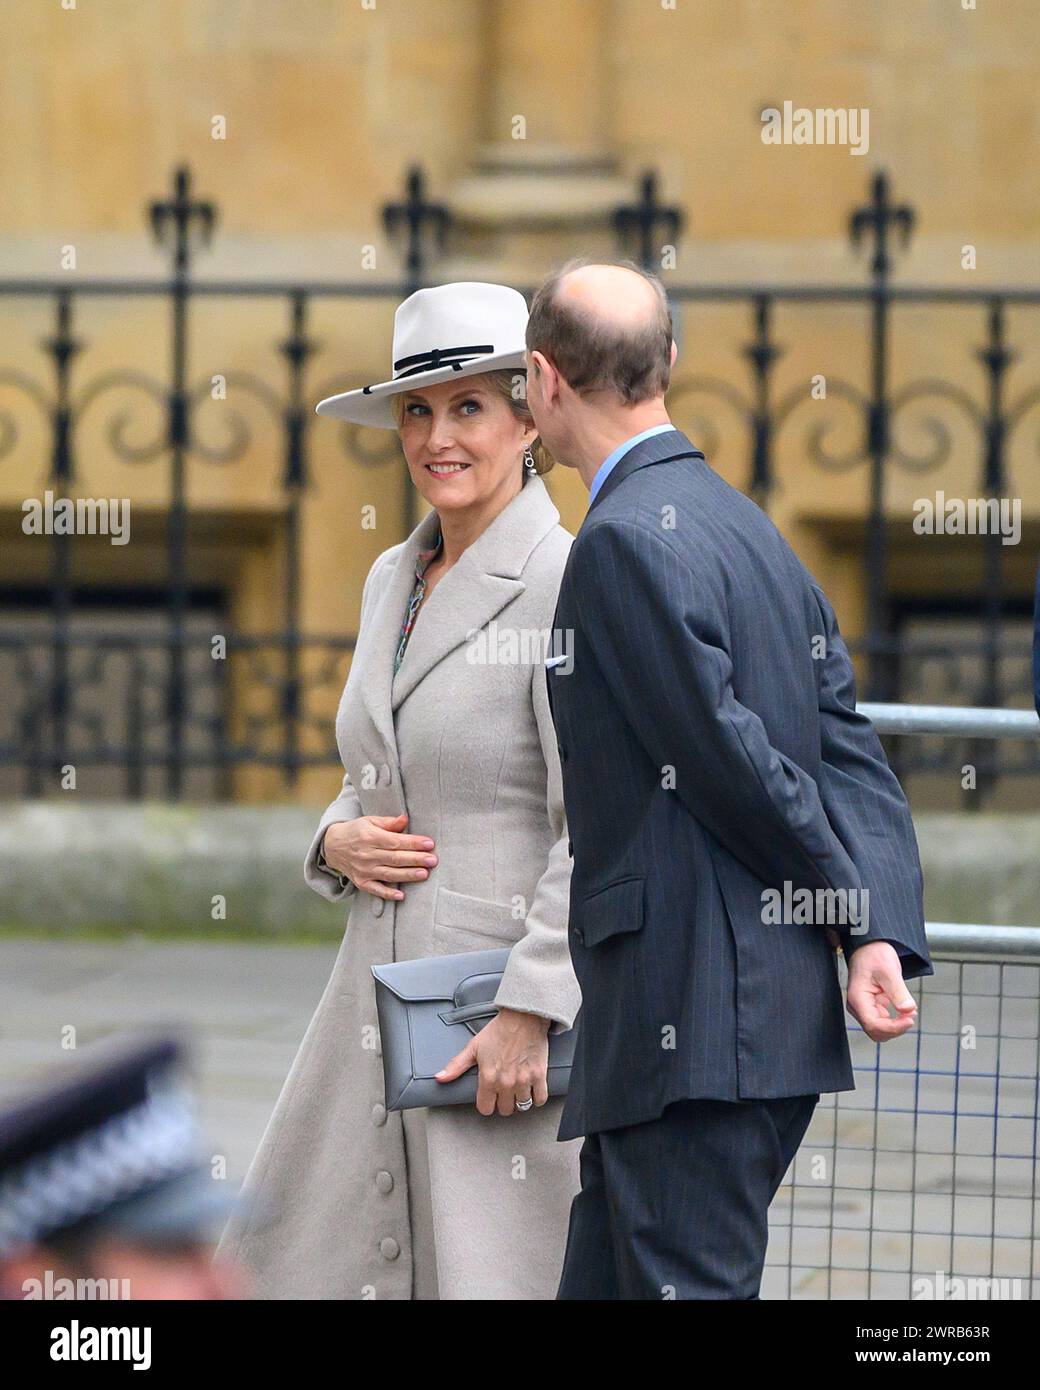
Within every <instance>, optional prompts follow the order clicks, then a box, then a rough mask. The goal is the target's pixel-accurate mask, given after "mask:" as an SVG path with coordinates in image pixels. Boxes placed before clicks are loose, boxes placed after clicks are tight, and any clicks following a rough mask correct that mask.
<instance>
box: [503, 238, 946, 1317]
mask: <svg viewBox="0 0 1040 1390" xmlns="http://www.w3.org/2000/svg"><path fill="white" fill-rule="evenodd" d="M527 348H528V354H527V361H528V382H527V390H528V400H529V403H530V406H531V409H532V411H533V412H534V418H535V422H536V424H537V425H538V428H539V432H540V435H541V438H542V441H543V442H544V443H545V445H546V446H547V447H548V448H549V449H550V451H551V452H552V453H553V454H554V455H555V456H556V458H557V459H558V460H559V461H560V462H561V463H563V464H567V465H570V466H572V467H575V468H577V470H578V472H579V473H580V475H581V477H582V479H583V481H584V482H585V483H586V485H587V486H588V487H589V489H590V503H589V511H588V515H587V516H586V518H585V521H584V523H583V525H582V527H581V529H580V531H579V533H578V536H577V539H576V541H575V543H574V545H573V547H572V549H571V553H570V558H569V561H568V564H567V568H566V571H565V574H564V578H563V583H562V586H561V589H560V596H559V604H558V607H557V611H556V618H555V623H554V637H553V648H552V653H551V655H550V657H549V660H548V661H547V663H546V665H547V671H546V679H547V681H548V684H549V691H550V699H551V701H552V709H553V717H554V721H555V724H556V731H557V738H558V742H559V748H560V758H561V763H562V768H563V780H564V798H565V802H566V809H567V819H568V824H569V827H570V834H571V852H572V855H573V858H574V867H573V876H572V880H571V907H570V943H571V952H572V955H573V957H574V963H575V970H576V972H577V975H578V979H579V981H580V983H581V988H582V1000H583V1003H582V1011H581V1015H580V1020H579V1023H578V1043H577V1052H576V1057H575V1064H574V1069H573V1074H572V1078H571V1087H570V1094H569V1096H568V1099H567V1103H566V1107H565V1109H564V1114H563V1120H562V1123H561V1126H560V1135H559V1137H560V1138H561V1139H570V1138H573V1137H575V1136H577V1135H585V1136H586V1138H585V1144H584V1146H583V1149H582V1190H581V1192H580V1194H579V1195H578V1196H577V1197H576V1198H575V1200H574V1204H573V1207H572V1211H571V1219H570V1231H569V1236H568V1244H567V1255H566V1259H565V1263H564V1270H563V1277H562V1282H561V1285H560V1290H559V1295H558V1296H559V1297H560V1298H684V1299H693V1298H757V1297H758V1292H759V1285H760V1282H761V1275H762V1266H763V1263H764V1260H765V1250H766V1239H767V1231H768V1228H767V1212H768V1208H769V1203H770V1201H771V1200H772V1197H773V1195H774V1193H775V1191H776V1189H777V1187H778V1186H779V1184H780V1182H781V1180H782V1178H783V1176H784V1173H785V1172H786V1170H787V1167H788V1166H789V1164H790V1162H791V1160H792V1158H793V1157H794V1154H795V1152H796V1151H797V1148H798V1145H799V1143H800V1142H801V1139H802V1137H803V1135H804V1133H805V1130H806V1128H807V1126H808V1124H809V1120H810V1118H811V1115H812V1112H813V1108H814V1106H815V1105H816V1103H817V1101H818V1100H819V1095H820V1092H822V1091H841V1090H849V1089H851V1088H852V1087H853V1084H854V1083H853V1076H852V1067H851V1063H850V1058H849V1050H848V1043H847V1039H846V1033H845V1025H844V1019H843V1014H842V1001H841V991H840V986H839V982H838V976H837V970H836V961H835V955H834V949H833V945H832V944H831V942H832V941H833V940H840V943H841V946H842V949H843V951H844V954H845V957H846V959H847V961H848V963H849V981H848V990H847V1003H848V1008H849V1011H850V1012H851V1013H852V1014H853V1015H854V1016H855V1017H856V1019H857V1020H858V1021H859V1022H860V1024H861V1025H862V1026H863V1028H864V1029H865V1030H866V1032H867V1033H868V1034H869V1035H870V1037H871V1038H873V1039H875V1040H876V1041H879V1042H881V1041H884V1040H886V1039H888V1038H892V1037H897V1036H899V1035H900V1034H902V1033H904V1032H906V1031H907V1030H908V1029H909V1028H911V1027H912V1026H913V1021H914V1016H915V1011H916V1005H915V1003H914V1000H913V998H912V996H911V995H910V992H909V990H908V989H907V988H906V985H905V983H904V981H905V980H906V979H909V978H912V977H914V976H918V975H925V974H930V973H931V965H930V963H929V959H928V948H927V945H926V942H925V934H924V920H923V910H922V896H921V869H920V862H919V859H918V853H917V843H916V839H915V837H914V831H913V826H912V824H911V821H910V814H909V809H908V807H907V804H906V800H905V798H904V796H903V793H902V791H901V789H900V787H899V784H898V782H897V781H896V779H895V777H894V776H893V774H892V772H891V770H890V769H889V767H888V764H887V762H886V760H885V755H884V752H883V751H882V748H881V745H880V743H879V741H878V739H877V736H876V734H875V733H874V730H873V728H872V726H871V725H870V723H869V721H868V720H867V719H866V718H865V717H864V716H862V715H859V714H857V713H856V709H855V692H854V687H853V677H852V669H851V665H850V662H849V657H848V653H847V651H846V649H845V646H844V644H843V642H842V639H841V636H840V634H839V632H838V627H837V623H836V621H835V617H834V613H833V611H832V609H831V606H830V604H829V603H828V601H827V599H826V597H825V596H824V594H823V593H822V592H821V590H820V589H819V587H818V585H817V584H816V583H815V581H814V580H813V579H812V576H811V575H810V574H809V573H808V572H807V571H806V570H805V569H804V568H803V566H802V565H801V563H800V562H799V560H798V559H797V557H796V556H795V554H794V552H793V551H792V550H791V548H790V547H789V546H788V545H787V543H786V542H785V541H784V539H783V538H782V536H781V535H780V533H779V532H778V531H777V530H776V528H775V527H774V526H773V524H772V523H771V522H770V521H769V519H768V518H767V517H766V516H765V514H764V513H763V512H762V511H761V510H760V509H759V508H758V507H757V506H756V505H755V504H754V503H753V502H751V501H749V500H748V499H747V498H746V497H744V496H743V495H742V494H741V493H739V492H737V491H735V490H734V489H733V488H731V487H729V486H728V484H726V483H725V482H723V480H722V479H721V478H719V477H718V475H717V474H716V473H714V472H713V471H712V469H711V468H709V467H708V465H707V464H706V463H705V460H704V455H703V454H702V453H700V451H699V450H697V449H695V448H694V447H693V445H692V444H691V443H690V441H689V440H688V439H687V438H686V436H685V435H683V434H682V433H681V432H680V431H679V430H677V429H675V428H674V427H673V426H672V424H671V422H670V421H669V419H668V415H667V413H666V411H665V407H664V399H663V398H664V392H665V390H666V388H667V385H668V377H669V371H670V368H671V366H672V364H673V363H674V360H675V347H674V344H673V342H672V328H671V318H670V315H669V312H668V306H667V301H666V299H665V296H664V291H663V289H662V287H661V285H660V283H659V282H658V281H657V280H656V279H655V278H654V277H651V276H646V275H644V274H643V273H642V272H640V271H639V270H638V269H637V268H635V267H634V266H625V265H620V266H619V265H610V266H604V265H588V264H584V263H581V262H577V263H572V264H571V265H570V266H568V267H565V268H564V269H563V270H562V271H561V272H559V273H558V274H557V275H555V276H553V277H552V278H551V279H550V280H549V281H548V282H547V283H546V284H545V285H544V286H543V287H542V288H541V290H540V291H539V292H538V294H537V296H536V297H535V301H534V304H533V306H532V311H531V318H530V323H529V326H528V335H527ZM796 904H797V906H795V905H796ZM890 1011H891V1012H890ZM893 1014H894V1016H892V1015H893Z"/></svg>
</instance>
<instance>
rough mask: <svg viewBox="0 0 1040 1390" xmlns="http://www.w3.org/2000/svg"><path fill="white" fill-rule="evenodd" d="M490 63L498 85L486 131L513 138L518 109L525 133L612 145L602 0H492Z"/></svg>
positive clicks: (573, 146) (533, 138)
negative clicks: (608, 126)
mask: <svg viewBox="0 0 1040 1390" xmlns="http://www.w3.org/2000/svg"><path fill="white" fill-rule="evenodd" d="M488 9H489V11H490V13H489V14H488V17H487V24H488V27H487V34H488V48H489V52H488V68H489V76H490V82H491V85H492V90H491V93H490V99H489V102H488V114H487V127H486V129H485V134H484V138H485V140H487V141H488V142H489V143H491V144H495V145H497V144H498V143H499V142H501V141H506V140H509V139H510V138H511V122H512V120H513V117H514V116H518V115H519V116H523V117H525V119H526V121H527V139H528V141H529V142H531V143H532V144H537V145H560V146H564V147H566V148H567V149H568V150H569V151H572V152H574V153H575V154H577V153H588V152H591V151H594V150H595V151H602V150H604V149H605V148H607V147H609V145H610V132H609V130H608V129H607V112H608V111H609V109H610V104H609V100H608V96H609V93H608V87H607V80H606V61H605V54H606V40H607V37H608V36H607V34H606V32H605V31H606V28H607V23H608V20H609V15H610V6H609V5H607V4H605V3H604V0H524V3H523V4H522V5H518V4H516V0H488Z"/></svg>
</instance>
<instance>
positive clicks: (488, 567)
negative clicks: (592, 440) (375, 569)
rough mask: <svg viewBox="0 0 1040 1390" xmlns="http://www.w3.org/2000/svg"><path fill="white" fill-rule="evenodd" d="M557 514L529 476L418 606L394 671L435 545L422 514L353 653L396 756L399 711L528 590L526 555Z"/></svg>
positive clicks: (361, 685)
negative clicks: (420, 574) (418, 582)
mask: <svg viewBox="0 0 1040 1390" xmlns="http://www.w3.org/2000/svg"><path fill="white" fill-rule="evenodd" d="M559 519H560V514H559V512H558V511H557V510H556V507H555V506H554V505H553V502H552V499H551V498H550V496H549V494H548V492H547V490H546V487H545V484H544V483H543V482H542V480H541V478H539V477H531V478H528V479H527V481H526V482H525V483H524V485H523V487H522V488H521V489H520V491H519V492H518V493H517V495H516V497H514V498H513V500H512V501H511V502H510V503H509V505H508V506H507V507H506V508H505V509H504V510H503V511H501V512H500V513H499V514H498V516H497V517H495V519H494V521H493V522H492V523H491V525H490V526H489V527H488V528H487V530H486V531H484V532H483V534H482V535H480V536H478V537H477V539H476V540H475V541H474V542H473V544H472V545H471V546H469V547H468V549H466V550H465V551H464V552H463V554H462V556H461V557H460V558H459V560H458V561H457V562H456V563H455V564H454V565H453V566H452V568H451V569H450V570H449V571H448V573H447V574H446V575H445V576H444V577H443V579H441V580H439V581H438V583H437V585H436V587H435V588H434V590H433V593H432V594H431V595H430V597H429V598H428V599H427V600H426V602H425V603H424V604H423V606H422V608H421V610H420V612H419V616H418V618H417V619H416V622H415V627H414V628H413V629H412V634H411V636H410V637H409V639H408V646H407V647H406V648H405V654H404V659H403V661H402V662H401V668H400V670H399V671H398V673H397V675H396V676H395V675H394V656H395V654H396V652H397V644H398V642H399V640H400V635H401V624H402V623H403V621H404V615H405V610H406V608H407V606H408V599H409V596H410V595H411V592H412V586H413V584H414V583H415V565H416V561H417V559H418V556H419V551H420V550H428V549H429V548H430V546H432V545H433V542H434V539H435V538H436V535H437V527H438V524H439V523H438V517H437V514H436V513H435V512H430V513H428V514H427V515H426V516H425V517H423V519H422V521H420V523H419V525H418V526H417V527H416V528H415V530H414V531H413V532H412V534H411V535H410V536H409V537H408V539H407V540H406V541H405V543H404V545H403V546H402V548H401V550H400V551H399V553H398V554H397V556H396V557H395V559H394V561H393V562H392V563H393V572H392V574H390V576H389V577H388V579H387V581H386V582H385V583H384V584H383V586H382V592H381V594H380V596H379V599H378V600H377V602H376V604H375V606H374V607H373V609H372V614H371V620H370V621H368V622H367V623H366V627H367V629H368V630H367V632H366V633H365V635H364V638H363V639H360V640H359V643H358V650H357V652H355V656H354V661H355V662H356V663H358V668H359V669H358V676H359V682H358V695H359V697H360V700H361V703H362V704H363V705H364V707H365V709H366V711H367V713H368V715H369V718H370V719H371V721H372V723H373V725H374V726H375V728H376V730H377V731H378V733H379V735H380V737H381V739H382V741H383V743H384V744H385V745H386V747H387V749H388V751H389V754H390V756H391V757H392V758H393V760H394V762H395V763H397V762H398V753H397V740H396V737H395V733H394V712H395V711H396V710H397V708H398V707H399V706H400V704H401V703H402V701H404V700H406V699H407V698H408V696H409V695H410V694H411V693H412V691H413V690H414V689H415V688H416V686H417V685H418V684H419V683H420V681H422V680H423V678H424V677H425V676H427V675H428V674H429V673H430V671H431V670H433V668H434V667H435V666H436V665H437V663H438V662H440V661H443V659H444V658H445V657H446V656H448V655H449V653H451V652H453V651H454V650H455V649H456V648H457V647H459V646H461V645H462V644H463V643H464V642H466V641H470V640H472V637H473V635H474V634H475V632H477V631H479V629H480V628H482V627H484V626H485V625H486V624H487V623H489V622H490V621H491V619H492V618H494V617H495V616H496V615H497V614H498V613H500V612H501V611H502V609H503V608H504V607H505V606H506V604H507V603H509V602H510V600H511V599H514V598H515V597H516V596H517V594H520V593H523V591H524V588H525V585H524V582H523V580H522V579H521V578H520V575H521V574H522V572H523V568H524V566H525V564H526V563H527V560H528V557H529V556H530V554H531V551H532V550H533V549H534V548H535V546H536V545H537V544H538V542H539V541H541V540H542V539H543V538H544V537H545V536H546V535H548V533H549V532H550V531H551V530H552V528H553V527H554V526H555V525H556V524H557V523H558V522H559Z"/></svg>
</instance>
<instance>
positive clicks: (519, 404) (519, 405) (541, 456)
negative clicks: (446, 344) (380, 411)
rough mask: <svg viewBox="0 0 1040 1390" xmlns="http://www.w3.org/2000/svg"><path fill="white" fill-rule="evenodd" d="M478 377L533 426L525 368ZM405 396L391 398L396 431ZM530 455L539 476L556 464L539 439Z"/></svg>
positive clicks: (502, 370)
mask: <svg viewBox="0 0 1040 1390" xmlns="http://www.w3.org/2000/svg"><path fill="white" fill-rule="evenodd" d="M480 375H481V376H483V377H486V379H487V381H488V383H489V384H490V385H491V386H492V387H493V388H494V390H496V391H497V392H498V393H499V395H500V396H502V397H503V398H504V399H505V400H506V401H508V403H509V407H510V409H511V410H512V412H513V414H514V415H515V416H516V418H517V419H518V420H522V421H523V423H524V424H525V425H533V424H534V417H533V416H532V414H531V412H530V410H529V409H528V406H527V371H526V369H525V368H523V367H503V368H500V369H499V370H498V371H494V372H481V373H480ZM405 396H406V393H405V392H404V391H401V392H400V393H399V394H398V395H396V396H394V397H393V401H392V405H393V411H394V418H395V420H396V421H397V426H398V429H400V427H401V422H402V420H403V419H404V402H405ZM531 453H532V454H533V455H534V471H535V472H536V473H538V474H539V475H540V474H542V473H548V471H549V469H550V468H552V467H553V465H554V464H555V462H556V460H555V459H554V458H553V456H552V454H550V453H549V450H548V449H547V448H546V447H545V445H544V444H543V443H542V441H541V440H540V439H536V440H535V441H534V443H533V444H532V445H531Z"/></svg>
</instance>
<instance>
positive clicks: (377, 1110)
mask: <svg viewBox="0 0 1040 1390" xmlns="http://www.w3.org/2000/svg"><path fill="white" fill-rule="evenodd" d="M372 1123H373V1124H374V1125H376V1126H377V1127H378V1126H379V1125H385V1124H386V1106H385V1105H380V1103H379V1102H378V1101H377V1102H376V1104H375V1105H373V1107H372Z"/></svg>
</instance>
